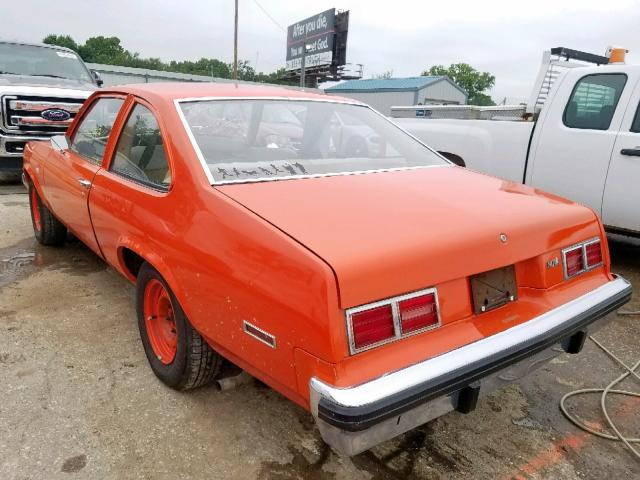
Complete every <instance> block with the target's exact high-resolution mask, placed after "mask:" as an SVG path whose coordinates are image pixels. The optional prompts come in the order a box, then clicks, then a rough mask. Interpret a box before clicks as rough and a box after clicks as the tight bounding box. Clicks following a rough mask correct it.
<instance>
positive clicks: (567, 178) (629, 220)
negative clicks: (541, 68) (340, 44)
mask: <svg viewBox="0 0 640 480" xmlns="http://www.w3.org/2000/svg"><path fill="white" fill-rule="evenodd" d="M556 50H557V49H556ZM563 50H566V49H563ZM551 52H553V50H552V51H551ZM568 52H573V53H575V54H576V56H574V57H572V58H578V59H581V60H584V58H580V55H578V54H582V55H583V57H584V55H590V54H583V53H582V52H576V51H573V50H569V51H568ZM548 53H549V52H547V54H548ZM564 53H566V52H564ZM569 56H571V55H569ZM591 57H596V56H593V55H592V56H591ZM599 58H600V59H604V60H603V63H606V62H607V58H606V57H599ZM566 60H569V58H567V59H566ZM591 60H593V59H591ZM552 63H553V62H552ZM591 63H599V62H595V61H592V62H591ZM556 65H560V66H562V64H560V63H557V64H556ZM567 65H568V64H567ZM573 67H577V68H568V69H565V71H564V72H562V73H561V74H560V75H557V78H555V81H553V82H551V83H553V85H552V86H550V85H548V86H549V88H548V92H547V93H545V97H546V98H545V99H544V101H543V102H540V101H539V97H540V95H537V92H536V95H533V96H532V98H534V99H537V100H534V101H533V102H530V103H533V105H531V108H530V110H534V111H531V112H530V113H531V115H527V114H525V115H521V118H520V119H518V120H513V119H512V120H511V121H508V120H504V119H505V118H506V117H505V115H506V114H505V110H509V109H508V108H507V109H505V108H502V109H494V112H493V114H492V118H494V119H491V120H482V119H479V120H478V119H472V120H468V119H445V118H441V117H443V116H446V112H447V111H449V112H450V113H451V112H453V110H451V109H449V110H447V108H446V107H440V108H441V109H440V110H438V108H437V107H434V109H433V110H429V111H425V109H431V107H424V106H422V107H419V106H416V107H403V108H398V109H395V112H394V113H393V114H392V115H393V116H395V117H405V118H395V119H394V120H395V121H396V122H397V123H398V124H400V125H401V126H402V127H403V128H405V129H406V130H408V131H409V132H410V133H412V134H413V135H414V136H416V137H418V138H419V139H421V140H422V141H424V142H425V143H427V144H428V145H430V146H431V147H432V148H434V149H435V150H438V151H439V152H441V153H443V154H444V155H445V156H447V157H449V158H450V159H452V160H453V161H454V162H456V163H459V164H462V165H464V166H466V167H468V168H471V169H474V170H478V171H481V172H486V173H489V174H491V175H495V176H498V177H502V178H505V179H509V180H514V181H518V182H523V183H525V184H527V185H531V186H533V187H535V188H540V189H542V190H546V191H549V192H553V193H556V194H558V195H560V196H563V197H567V198H569V199H571V200H574V201H577V202H580V203H582V204H584V205H587V206H589V207H591V208H593V209H594V210H595V211H596V212H597V213H598V214H599V215H600V216H601V218H602V220H603V222H604V224H605V225H606V228H607V229H608V230H609V231H612V232H619V233H625V234H632V235H640V108H639V104H640V65H625V64H624V63H615V64H612V63H607V64H601V65H599V66H592V65H589V66H584V65H581V66H579V67H578V66H577V65H573ZM551 70H552V69H551ZM556 73H557V67H556ZM545 75H546V77H545ZM545 78H546V80H545ZM549 78H551V76H550V75H549V69H547V73H546V74H542V73H541V74H540V75H539V80H540V79H542V83H544V82H546V83H547V84H549V83H550V82H549V81H548V80H549ZM536 102H538V104H539V103H543V104H542V107H541V109H539V112H538V111H535V106H536V105H535V104H536ZM521 108H522V112H521V113H523V114H524V113H525V108H524V107H521ZM454 109H455V107H454ZM516 109H517V108H516ZM459 110H460V109H458V116H460V114H459ZM407 112H410V113H409V114H410V115H411V116H412V117H413V118H406V117H408V115H409V114H408V113H407ZM496 112H497V113H496ZM501 112H502V113H501ZM511 114H512V115H513V113H511ZM473 116H474V117H475V118H478V117H480V118H482V117H483V116H484V115H483V109H482V108H480V109H478V108H476V112H475V115H473ZM437 117H440V118H437ZM468 117H469V115H467V118H468ZM496 118H497V119H496ZM499 119H502V120H499Z"/></svg>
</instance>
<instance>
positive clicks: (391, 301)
mask: <svg viewBox="0 0 640 480" xmlns="http://www.w3.org/2000/svg"><path fill="white" fill-rule="evenodd" d="M431 293H433V296H434V301H435V304H436V316H437V318H438V321H437V323H435V324H434V325H429V326H428V327H425V328H421V329H420V330H415V331H413V332H407V333H403V332H402V322H401V319H400V306H399V302H401V301H403V300H409V299H411V298H415V297H421V296H423V295H429V294H431ZM386 305H390V306H391V313H392V315H393V327H394V328H393V329H394V336H393V337H390V338H387V339H385V340H382V341H380V342H377V343H372V344H370V345H366V346H364V347H361V348H356V346H355V340H354V336H353V322H352V315H353V314H354V313H359V312H364V311H366V310H371V309H374V308H377V307H384V306H386ZM345 322H346V326H347V338H348V342H349V353H350V354H351V355H355V354H357V353H361V352H365V351H367V350H371V349H372V348H376V347H380V346H382V345H386V344H387V343H391V342H395V341H397V340H400V339H402V338H407V337H411V336H413V335H418V334H420V333H423V332H426V331H429V330H433V329H434V328H438V327H440V326H441V325H442V318H441V316H440V303H439V299H438V290H437V289H436V288H435V287H431V288H425V289H423V290H417V291H415V292H410V293H406V294H403V295H397V296H395V297H390V298H386V299H384V300H378V301H377V302H371V303H367V304H365V305H359V306H357V307H351V308H347V309H346V310H345Z"/></svg>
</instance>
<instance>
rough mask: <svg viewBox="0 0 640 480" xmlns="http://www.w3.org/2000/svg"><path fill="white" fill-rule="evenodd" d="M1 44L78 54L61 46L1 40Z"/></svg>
mask: <svg viewBox="0 0 640 480" xmlns="http://www.w3.org/2000/svg"><path fill="white" fill-rule="evenodd" d="M0 43H5V44H11V45H24V46H26V47H41V48H51V49H53V50H63V51H65V52H72V53H76V52H74V51H73V50H71V49H70V48H67V47H61V46H59V45H51V44H48V43H32V42H20V41H18V40H2V39H0Z"/></svg>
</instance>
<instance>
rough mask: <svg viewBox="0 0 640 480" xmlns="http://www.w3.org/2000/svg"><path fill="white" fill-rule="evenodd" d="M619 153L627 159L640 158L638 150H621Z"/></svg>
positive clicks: (639, 150) (639, 149)
mask: <svg viewBox="0 0 640 480" xmlns="http://www.w3.org/2000/svg"><path fill="white" fill-rule="evenodd" d="M620 153H621V154H622V155H627V156H629V157H640V148H623V149H622V150H620Z"/></svg>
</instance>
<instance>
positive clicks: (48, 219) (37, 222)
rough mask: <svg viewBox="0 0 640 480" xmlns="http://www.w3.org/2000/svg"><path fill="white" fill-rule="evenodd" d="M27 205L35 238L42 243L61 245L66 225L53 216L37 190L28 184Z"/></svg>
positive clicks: (65, 232)
mask: <svg viewBox="0 0 640 480" xmlns="http://www.w3.org/2000/svg"><path fill="white" fill-rule="evenodd" d="M29 206H30V207H31V224H32V225H33V234H34V235H35V237H36V240H38V242H40V243H41V244H42V245H62V244H64V241H65V239H66V238H67V227H65V226H64V225H63V224H62V223H60V221H59V220H58V219H57V218H56V217H54V216H53V213H51V210H49V209H48V208H47V207H46V206H45V205H44V204H43V203H42V201H41V200H40V195H38V191H37V190H36V188H35V187H34V186H33V184H31V185H30V186H29Z"/></svg>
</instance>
